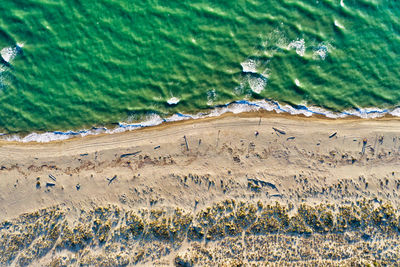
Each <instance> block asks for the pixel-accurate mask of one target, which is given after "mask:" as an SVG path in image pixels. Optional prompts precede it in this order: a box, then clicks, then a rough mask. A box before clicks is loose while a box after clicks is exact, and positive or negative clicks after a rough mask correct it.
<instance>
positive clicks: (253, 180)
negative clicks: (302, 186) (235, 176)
mask: <svg viewBox="0 0 400 267" xmlns="http://www.w3.org/2000/svg"><path fill="white" fill-rule="evenodd" d="M247 181H249V182H253V183H254V184H256V185H261V186H263V187H264V186H268V187H271V189H275V190H278V189H277V188H276V186H275V185H274V184H273V183H270V182H266V181H263V180H259V179H253V178H247Z"/></svg>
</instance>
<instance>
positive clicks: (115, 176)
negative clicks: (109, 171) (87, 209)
mask: <svg viewBox="0 0 400 267" xmlns="http://www.w3.org/2000/svg"><path fill="white" fill-rule="evenodd" d="M115 179H117V175H114V177H113V178H107V180H108V185H110V184H111V183H112V181H114V180H115Z"/></svg>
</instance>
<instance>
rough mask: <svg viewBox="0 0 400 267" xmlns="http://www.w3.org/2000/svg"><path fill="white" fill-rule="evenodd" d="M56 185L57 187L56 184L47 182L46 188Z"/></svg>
mask: <svg viewBox="0 0 400 267" xmlns="http://www.w3.org/2000/svg"><path fill="white" fill-rule="evenodd" d="M55 185H56V184H55V183H51V182H47V183H46V187H53V186H55Z"/></svg>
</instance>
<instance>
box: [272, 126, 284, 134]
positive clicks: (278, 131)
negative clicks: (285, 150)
mask: <svg viewBox="0 0 400 267" xmlns="http://www.w3.org/2000/svg"><path fill="white" fill-rule="evenodd" d="M272 129H273V130H274V131H275V132H277V133H280V134H282V135H285V134H286V132H285V131H282V130H279V129H277V128H275V127H272Z"/></svg>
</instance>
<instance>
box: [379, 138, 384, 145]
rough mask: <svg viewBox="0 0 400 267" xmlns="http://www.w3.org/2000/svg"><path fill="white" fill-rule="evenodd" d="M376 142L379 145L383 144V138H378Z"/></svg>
mask: <svg viewBox="0 0 400 267" xmlns="http://www.w3.org/2000/svg"><path fill="white" fill-rule="evenodd" d="M378 142H379V144H380V145H382V144H383V136H379V139H378Z"/></svg>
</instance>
